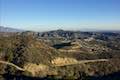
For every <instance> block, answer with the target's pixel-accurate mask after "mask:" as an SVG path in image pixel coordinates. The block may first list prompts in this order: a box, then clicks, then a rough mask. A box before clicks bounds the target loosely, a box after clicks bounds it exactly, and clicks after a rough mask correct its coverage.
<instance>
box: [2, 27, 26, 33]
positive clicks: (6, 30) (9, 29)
mask: <svg viewBox="0 0 120 80" xmlns="http://www.w3.org/2000/svg"><path fill="white" fill-rule="evenodd" d="M22 31H24V30H20V29H14V28H9V27H3V26H0V32H22Z"/></svg>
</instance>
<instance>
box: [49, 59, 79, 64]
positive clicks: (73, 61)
mask: <svg viewBox="0 0 120 80" xmlns="http://www.w3.org/2000/svg"><path fill="white" fill-rule="evenodd" d="M76 63H78V61H77V60H76V59H74V58H61V57H57V58H55V59H53V60H52V61H51V64H53V65H55V66H64V65H69V64H76Z"/></svg>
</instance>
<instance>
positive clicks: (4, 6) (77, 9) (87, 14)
mask: <svg viewBox="0 0 120 80" xmlns="http://www.w3.org/2000/svg"><path fill="white" fill-rule="evenodd" d="M0 25H1V26H6V27H12V28H18V29H27V30H36V31H46V30H47V31H48V30H55V29H65V30H120V0H0Z"/></svg>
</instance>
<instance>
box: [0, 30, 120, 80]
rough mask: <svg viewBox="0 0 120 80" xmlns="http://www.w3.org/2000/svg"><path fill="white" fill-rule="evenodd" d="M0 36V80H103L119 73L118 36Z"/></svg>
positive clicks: (32, 33)
mask: <svg viewBox="0 0 120 80" xmlns="http://www.w3.org/2000/svg"><path fill="white" fill-rule="evenodd" d="M59 32H60V31H59ZM48 33H49V32H48ZM66 33H67V32H66ZM1 34H3V35H7V36H0V74H1V75H0V79H1V80H4V79H6V80H9V79H10V80H13V79H15V80H16V79H18V80H39V79H80V80H93V79H95V80H97V79H99V78H100V77H103V78H102V79H106V80H107V79H108V77H109V75H111V74H114V73H115V74H116V73H117V74H118V73H119V71H120V63H119V60H120V54H119V53H120V47H119V45H120V43H119V42H116V41H118V40H119V36H120V35H118V34H119V33H117V34H116V33H115V34H114V35H113V34H111V33H109V35H108V34H105V35H107V37H108V38H109V39H108V40H106V39H101V38H100V39H99V38H98V39H97V38H95V37H92V36H88V37H85V38H82V39H81V38H74V39H71V38H67V37H56V36H53V37H49V36H47V37H46V36H42V37H40V36H39V35H38V34H39V33H35V32H22V33H14V34H13V33H12V34H10V33H3V32H2V33H1ZM8 34H9V35H8ZM100 34H101V35H103V33H100ZM54 35H56V33H54ZM61 35H64V33H61ZM84 35H86V33H85V34H84ZM116 35H117V36H116ZM97 36H98V35H96V37H97ZM65 38H66V39H65ZM114 65H115V66H114ZM107 75H108V76H107ZM114 77H115V79H114ZM116 78H117V79H119V77H118V76H117V75H115V76H113V78H111V80H116Z"/></svg>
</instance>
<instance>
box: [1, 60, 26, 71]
mask: <svg viewBox="0 0 120 80" xmlns="http://www.w3.org/2000/svg"><path fill="white" fill-rule="evenodd" d="M0 64H5V65H10V66H13V67H15V68H16V69H18V70H20V71H25V69H23V68H21V67H19V66H17V65H15V64H13V63H10V62H6V61H0Z"/></svg>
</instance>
